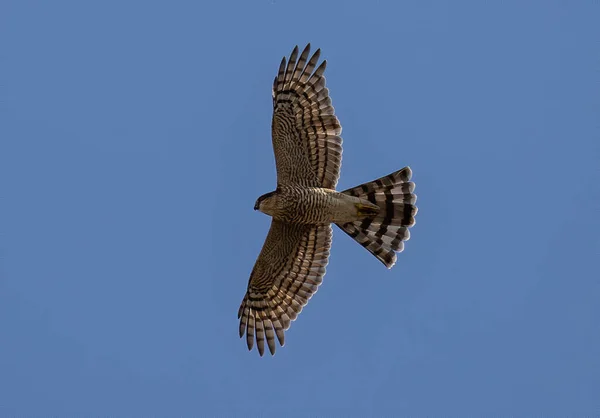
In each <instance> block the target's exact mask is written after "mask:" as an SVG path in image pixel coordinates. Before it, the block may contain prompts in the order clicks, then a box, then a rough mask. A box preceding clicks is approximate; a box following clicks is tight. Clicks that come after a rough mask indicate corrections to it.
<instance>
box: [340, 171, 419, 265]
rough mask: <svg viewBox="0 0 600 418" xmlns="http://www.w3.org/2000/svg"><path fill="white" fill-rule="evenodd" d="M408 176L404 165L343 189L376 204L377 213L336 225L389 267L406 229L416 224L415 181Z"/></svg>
mask: <svg viewBox="0 0 600 418" xmlns="http://www.w3.org/2000/svg"><path fill="white" fill-rule="evenodd" d="M411 176H412V171H411V170H410V168H409V167H404V168H403V169H402V170H399V171H396V172H394V173H391V174H388V175H387V176H384V177H381V178H380V179H377V180H373V181H370V182H368V183H364V184H361V185H360V186H356V187H353V188H351V189H348V190H345V191H343V192H342V193H344V194H347V195H350V196H354V197H358V198H361V199H365V200H368V201H369V202H371V203H373V204H375V205H377V206H378V207H379V211H378V212H377V213H376V214H373V213H371V214H367V215H366V217H365V218H364V219H362V220H358V221H354V222H348V223H345V224H337V226H339V227H340V228H341V229H342V231H344V232H345V233H347V234H348V235H350V236H351V237H352V238H354V239H355V240H356V241H357V242H358V243H359V244H360V245H362V246H363V247H365V248H366V249H367V250H369V251H370V252H371V253H372V254H373V255H374V256H375V257H377V258H378V259H379V260H380V261H381V262H382V263H383V264H385V265H386V267H387V268H392V266H393V265H394V263H395V262H396V253H397V252H401V251H402V250H404V241H407V240H408V239H409V238H410V232H409V230H408V228H410V227H411V226H413V225H414V224H415V215H416V214H417V207H416V206H415V202H416V201H417V196H416V195H415V194H414V193H413V191H414V189H415V184H414V183H413V182H411V181H410V177H411Z"/></svg>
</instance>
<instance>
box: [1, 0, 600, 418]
mask: <svg viewBox="0 0 600 418" xmlns="http://www.w3.org/2000/svg"><path fill="white" fill-rule="evenodd" d="M0 15H1V16H2V17H0V19H1V24H0V42H1V56H0V60H1V66H0V77H1V79H0V92H1V96H2V97H1V100H0V108H1V112H0V122H1V123H0V138H1V140H0V147H1V148H0V182H1V183H0V187H1V189H0V203H1V205H0V274H1V276H0V336H1V337H0V338H1V342H0V415H1V416H10V415H17V414H18V415H20V416H32V415H38V416H40V415H49V414H53V415H60V416H77V415H86V416H90V415H105V416H107V415H111V416H132V415H134V414H135V415H139V416H141V415H150V414H153V415H158V416H168V415H171V416H174V415H181V416H201V415H215V414H220V415H224V416H258V415H260V416H272V417H281V416H303V415H312V416H316V415H317V414H318V415H322V416H323V415H327V416H336V415H337V416H366V415H370V416H382V415H387V416H409V415H410V416H425V415H428V416H449V415H453V416H460V415H467V414H468V415H470V416H478V415H479V416H481V415H484V414H485V415H487V416H490V415H495V416H501V415H509V414H510V415H513V416H527V415H529V416H531V415H533V414H536V415H538V416H540V414H544V415H548V414H553V415H555V416H557V415H563V416H564V415H570V416H583V415H588V416H589V415H592V414H597V413H598V411H600V397H599V396H598V394H599V393H600V355H599V353H600V308H599V306H600V305H599V304H598V301H599V300H600V280H599V279H598V277H599V276H598V273H597V272H598V259H599V258H600V257H599V254H600V241H599V238H598V237H599V233H600V221H599V217H598V213H599V212H598V211H599V208H600V204H599V203H600V192H599V187H598V182H599V180H600V171H599V170H598V167H599V161H600V124H599V122H598V120H599V119H598V115H599V114H600V113H599V112H600V99H599V97H600V78H599V77H600V76H599V74H600V73H599V68H600V61H599V60H598V46H599V45H600V43H599V42H600V29H598V25H597V22H598V17H599V16H600V3H598V2H595V1H583V0H582V1H573V2H566V1H563V2H559V1H528V2H520V1H502V2H487V1H486V2H478V1H461V2H439V1H427V2H416V1H415V2H400V1H386V0H380V1H371V2H369V1H346V2H341V1H338V2H320V1H312V0H310V1H303V2H291V1H283V0H266V1H229V2H219V1H211V2H209V1H205V2H200V1H199V2H191V1H186V2H172V3H169V2H141V1H139V2H133V1H124V2H78V1H70V2H67V1H53V2H30V1H18V2H17V1H8V2H3V3H2V6H0ZM307 42H311V43H312V45H313V46H314V47H320V48H321V49H322V52H323V55H322V56H323V57H324V58H326V59H327V60H328V64H329V65H328V69H327V72H326V76H327V81H328V87H329V88H330V92H331V97H332V100H333V105H334V106H335V108H336V113H337V115H338V117H339V119H340V121H341V123H342V126H343V128H344V130H343V138H344V158H343V165H342V175H341V180H340V183H339V187H340V188H342V189H344V188H347V187H351V186H354V185H356V184H359V183H362V182H364V181H367V180H372V179H374V178H377V177H379V176H382V175H384V174H387V173H389V172H392V171H394V170H396V169H399V168H401V167H404V166H405V165H410V166H411V168H412V170H413V173H414V175H413V180H414V181H415V182H416V184H417V188H416V193H417V194H418V196H419V200H418V204H419V208H420V210H419V214H418V216H417V224H416V226H415V227H414V228H413V230H412V238H411V240H410V241H409V242H408V243H407V245H406V250H405V252H404V253H402V254H401V255H400V256H399V260H398V263H397V265H396V267H394V269H392V270H391V271H388V270H387V269H385V268H384V267H383V265H381V264H380V263H379V262H378V261H377V260H376V259H375V258H374V257H372V256H371V255H370V254H369V253H368V252H367V251H365V250H364V249H363V248H361V247H360V246H359V245H357V244H356V243H355V242H353V241H352V240H351V239H350V238H349V237H347V236H346V235H345V234H343V233H341V231H339V230H336V231H335V232H334V243H333V247H332V255H331V260H330V264H329V267H328V273H327V275H326V276H325V280H324V283H323V285H322V286H321V288H320V290H319V292H318V293H317V294H316V295H315V297H314V298H313V299H312V300H311V301H310V303H309V305H308V306H307V307H306V308H305V310H304V311H303V313H302V314H301V315H300V317H299V318H298V320H297V321H296V322H294V323H293V325H292V327H291V329H290V330H289V331H288V333H287V335H286V346H285V347H284V348H280V349H279V350H278V352H277V354H276V356H275V357H270V356H265V357H263V358H260V357H259V356H258V355H257V353H256V352H255V351H254V352H248V351H247V349H246V347H245V344H244V341H242V340H240V339H239V338H238V335H237V327H238V322H237V317H236V315H237V310H238V307H239V303H240V302H241V300H242V297H243V295H244V293H245V289H246V285H247V280H248V276H249V274H250V271H251V269H252V266H253V264H254V261H255V259H256V256H257V255H258V252H259V251H260V248H261V246H262V243H263V240H264V237H265V236H266V233H267V230H268V226H269V222H270V220H269V218H268V217H267V216H265V215H263V214H260V213H258V212H255V211H253V210H252V208H253V205H254V201H255V199H256V198H257V197H258V196H259V195H261V194H263V193H265V192H268V191H270V190H272V189H273V188H274V186H275V166H274V160H273V154H272V149H271V142H270V118H271V92H270V87H271V83H272V80H273V77H274V76H275V73H276V71H277V67H278V64H279V61H280V60H281V57H282V56H284V55H288V54H289V53H290V51H291V49H292V48H293V46H294V45H296V44H299V45H300V46H303V45H305V44H306V43H307Z"/></svg>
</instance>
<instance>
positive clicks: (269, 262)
mask: <svg viewBox="0 0 600 418" xmlns="http://www.w3.org/2000/svg"><path fill="white" fill-rule="evenodd" d="M309 53H310V44H308V45H307V46H306V48H304V50H303V51H302V53H301V54H300V56H298V47H297V46H296V47H295V48H294V49H293V51H292V53H291V55H290V57H289V59H288V60H287V62H286V58H285V57H284V58H283V59H282V61H281V64H280V66H279V71H278V73H277V76H276V77H275V81H274V82H273V119H272V123H271V135H272V140H273V151H274V153H275V165H276V168H277V188H276V189H275V190H274V191H272V192H270V193H266V194H264V195H262V196H260V197H259V198H258V200H257V201H256V204H255V206H254V209H255V210H259V211H261V212H263V213H265V214H267V215H270V216H271V217H272V221H271V228H270V230H269V233H268V235H267V238H266V241H265V243H264V246H263V248H262V250H261V252H260V254H259V256H258V259H257V260H256V264H255V265H254V269H253V270H252V273H251V275H250V280H249V282H248V290H247V292H246V295H245V297H244V299H243V301H242V305H241V306H240V309H239V311H238V318H239V319H240V327H239V334H240V338H241V337H243V336H244V334H245V335H246V343H247V345H248V349H249V350H252V348H253V347H254V342H255V341H256V346H257V348H258V352H259V354H260V355H261V356H262V355H263V354H264V352H265V340H266V343H267V346H268V348H269V351H270V352H271V354H275V348H276V344H275V338H277V340H278V341H279V344H280V345H281V346H283V345H284V343H285V339H284V337H285V334H284V331H286V330H287V329H288V328H289V327H290V324H291V322H292V321H294V320H295V319H296V317H297V316H298V314H299V313H300V312H301V311H302V308H303V307H304V306H305V305H306V304H307V303H308V300H309V299H310V298H311V297H312V295H313V294H314V293H315V292H316V291H317V289H318V287H319V285H320V284H321V282H322V281H323V276H324V275H325V267H326V266H327V263H328V260H329V249H330V247H331V234H332V229H331V224H336V225H337V226H338V227H339V228H340V229H341V230H342V231H344V232H345V233H346V234H348V235H350V236H351V237H352V238H354V239H355V240H356V241H357V242H358V243H359V244H360V245H362V246H363V247H365V248H366V249H367V250H368V251H369V252H371V253H372V254H373V255H374V256H375V257H377V259H378V260H379V261H381V262H382V263H383V264H385V266H386V267H388V268H391V267H392V266H393V265H394V263H395V262H396V253H397V252H401V251H402V250H403V249H404V241H407V240H408V239H409V238H410V232H409V228H410V227H412V226H413V225H414V224H415V215H416V214H417V207H416V206H415V202H416V200H417V196H416V195H415V194H414V193H413V191H414V189H415V184H414V183H413V182H411V181H410V178H411V175H412V172H411V170H410V168H409V167H405V168H403V169H402V170H399V171H396V172H394V173H391V174H388V175H387V176H384V177H381V178H379V179H377V180H373V181H370V182H367V183H364V184H361V185H360V186H356V187H352V188H350V189H348V190H344V191H342V192H338V191H336V190H335V187H336V185H337V182H338V178H339V176H340V165H341V159H342V138H341V137H340V134H341V132H342V127H341V125H340V123H339V121H338V119H337V117H336V116H335V113H334V108H333V106H332V105H331V99H330V97H329V90H328V89H327V87H325V77H324V75H323V74H324V72H325V67H326V65H327V61H323V62H322V63H321V64H320V65H319V66H318V67H317V62H318V61H319V56H320V50H319V49H317V51H316V52H315V53H314V54H313V55H312V56H311V57H310V59H309V58H308V57H309Z"/></svg>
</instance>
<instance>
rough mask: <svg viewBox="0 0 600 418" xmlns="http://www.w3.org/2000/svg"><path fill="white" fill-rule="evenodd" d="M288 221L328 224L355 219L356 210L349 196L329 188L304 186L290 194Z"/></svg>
mask: <svg viewBox="0 0 600 418" xmlns="http://www.w3.org/2000/svg"><path fill="white" fill-rule="evenodd" d="M290 197H291V199H289V202H293V203H292V204H291V205H290V215H291V216H290V218H291V219H290V221H291V222H295V223H301V224H311V225H315V224H329V223H332V222H350V221H352V220H356V218H357V211H356V207H355V205H354V202H353V201H352V198H351V197H350V196H345V195H341V194H340V193H337V192H335V191H333V190H330V189H322V188H305V189H300V190H297V191H295V193H294V196H290Z"/></svg>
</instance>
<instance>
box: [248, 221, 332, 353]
mask: <svg viewBox="0 0 600 418" xmlns="http://www.w3.org/2000/svg"><path fill="white" fill-rule="evenodd" d="M330 247H331V226H330V225H317V226H314V225H296V224H288V223H285V222H280V221H277V220H275V219H274V220H273V221H272V222H271V229H270V230H269V234H268V235H267V239H266V241H265V244H264V245H263V248H262V250H261V252H260V254H259V256H258V259H257V260H256V264H255V265H254V269H253V270H252V274H251V275H250V280H249V282H248V291H247V292H246V296H245V297H244V300H243V301H242V305H241V306H240V309H239V311H238V318H240V338H241V337H243V336H244V334H246V342H247V344H248V349H249V350H252V347H253V346H254V340H255V339H256V345H257V347H258V352H259V354H260V355H261V356H262V355H263V353H264V350H265V337H266V340H267V345H268V347H269V351H270V352H271V354H274V353H275V336H277V339H278V340H279V344H280V345H281V346H283V344H284V331H285V330H287V329H288V328H289V327H290V323H291V321H293V320H295V319H296V317H297V316H298V314H299V313H300V312H301V311H302V308H303V307H304V305H306V304H307V303H308V300H309V299H310V298H311V297H312V295H313V294H314V293H315V292H316V291H317V289H318V287H319V285H320V284H321V282H322V280H323V276H324V275H325V267H326V266H327V262H328V259H329V249H330Z"/></svg>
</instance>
